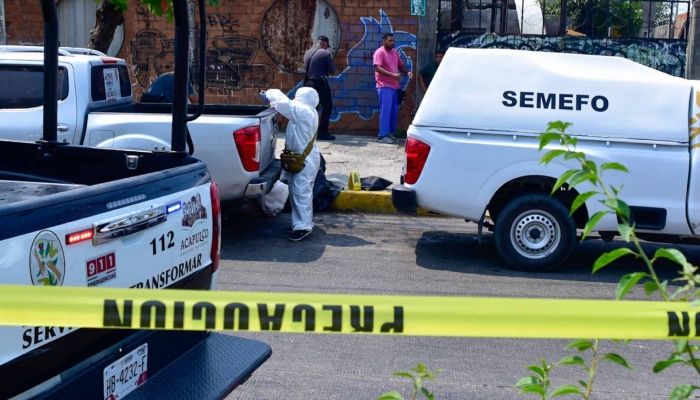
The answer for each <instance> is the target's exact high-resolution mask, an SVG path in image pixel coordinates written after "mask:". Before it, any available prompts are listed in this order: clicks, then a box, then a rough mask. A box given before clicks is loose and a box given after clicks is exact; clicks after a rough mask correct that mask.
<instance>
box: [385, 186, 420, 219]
mask: <svg viewBox="0 0 700 400" xmlns="http://www.w3.org/2000/svg"><path fill="white" fill-rule="evenodd" d="M391 203H392V204H393V205H394V208H396V209H397V210H399V211H401V212H404V213H409V214H416V213H417V212H418V204H417V203H416V192H415V191H413V189H411V188H410V187H407V186H404V185H396V186H394V187H393V188H392V189H391Z"/></svg>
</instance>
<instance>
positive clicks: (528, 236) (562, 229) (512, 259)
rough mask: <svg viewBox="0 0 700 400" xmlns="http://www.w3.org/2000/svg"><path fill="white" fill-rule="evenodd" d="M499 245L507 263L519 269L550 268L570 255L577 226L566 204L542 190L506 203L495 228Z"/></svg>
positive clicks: (556, 265)
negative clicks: (540, 192)
mask: <svg viewBox="0 0 700 400" xmlns="http://www.w3.org/2000/svg"><path fill="white" fill-rule="evenodd" d="M494 236H495V241H496V248H497V249H498V252H499V253H500V254H501V257H503V259H504V260H505V261H506V262H507V263H508V265H509V266H510V267H511V268H513V269H517V270H520V271H533V272H542V271H551V270H553V269H555V268H557V267H559V266H560V265H561V264H562V263H563V262H564V261H566V259H567V258H568V257H569V254H571V250H572V249H573V247H574V241H575V240H576V225H575V224H574V220H573V218H571V217H570V216H569V211H568V210H567V208H566V206H564V204H562V203H561V202H560V201H558V200H556V199H554V198H552V197H550V196H547V195H544V194H539V193H533V194H526V195H523V196H520V197H517V198H515V199H514V200H512V201H510V202H509V203H508V204H506V206H505V207H503V209H502V210H501V212H500V213H499V214H498V219H497V220H496V227H495V230H494Z"/></svg>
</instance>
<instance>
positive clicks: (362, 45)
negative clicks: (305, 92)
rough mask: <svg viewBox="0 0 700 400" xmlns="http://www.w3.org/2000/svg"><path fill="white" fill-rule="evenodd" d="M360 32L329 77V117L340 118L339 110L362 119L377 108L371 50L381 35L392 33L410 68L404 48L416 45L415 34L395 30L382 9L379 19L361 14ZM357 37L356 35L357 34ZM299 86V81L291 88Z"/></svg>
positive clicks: (411, 61) (372, 52) (411, 70)
mask: <svg viewBox="0 0 700 400" xmlns="http://www.w3.org/2000/svg"><path fill="white" fill-rule="evenodd" d="M360 23H361V24H362V31H363V32H362V36H361V38H360V39H359V42H358V43H357V44H356V45H355V46H353V47H352V48H351V49H350V50H349V51H348V55H347V67H346V68H345V69H344V70H343V71H342V72H340V73H339V74H338V75H335V76H330V77H328V84H329V86H330V88H331V91H332V93H333V113H332V114H331V121H333V122H336V121H338V120H340V116H341V115H342V114H357V115H358V116H359V117H360V118H362V119H363V120H369V119H371V118H372V116H373V115H374V113H376V112H379V98H378V95H377V89H376V85H375V81H374V63H373V55H374V51H375V50H377V49H378V48H379V47H381V45H382V36H383V35H384V34H385V33H393V34H394V40H395V41H396V45H395V48H396V50H398V52H399V55H400V56H401V60H402V61H403V63H404V65H405V66H406V69H407V70H408V71H409V72H413V60H412V59H411V57H409V56H408V55H406V53H405V51H404V50H406V49H414V50H415V48H416V35H414V34H411V33H409V32H403V31H395V30H394V29H393V27H392V23H391V20H390V19H389V17H388V16H387V15H386V13H385V12H384V10H382V9H380V10H379V20H377V19H375V18H374V17H360ZM358 37H359V35H358ZM408 82H409V81H408V77H406V76H404V77H403V79H402V81H401V88H402V89H404V90H406V87H407V86H408ZM300 86H301V83H300V84H298V85H297V86H296V87H295V88H294V89H293V90H292V91H291V92H290V95H293V94H294V91H295V90H296V89H298V88H299V87H300Z"/></svg>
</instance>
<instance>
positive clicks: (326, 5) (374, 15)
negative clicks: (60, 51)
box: [5, 0, 418, 134]
mask: <svg viewBox="0 0 700 400" xmlns="http://www.w3.org/2000/svg"><path fill="white" fill-rule="evenodd" d="M5 1H6V10H5V11H6V14H7V33H8V44H30V43H31V44H41V42H42V40H43V39H42V29H43V26H42V19H41V9H40V6H39V5H38V4H34V2H33V1H32V0H5ZM207 13H208V15H207V48H206V49H205V51H206V55H207V56H206V65H205V68H206V71H207V74H206V75H207V91H206V102H207V103H210V104H260V101H259V100H258V98H256V96H255V95H256V94H257V93H259V91H260V90H261V89H267V88H277V89H281V90H283V91H284V92H286V93H290V94H293V93H294V90H295V89H296V88H297V87H298V86H299V82H300V81H301V80H302V79H303V72H302V71H303V61H302V57H303V54H304V52H305V50H306V49H307V48H309V47H311V46H312V44H313V42H314V40H313V38H314V37H317V36H318V35H320V34H323V35H326V36H328V37H329V38H331V49H330V50H332V53H333V54H334V62H335V64H336V67H337V70H336V76H334V77H332V78H331V79H330V85H331V88H332V90H333V101H334V105H335V107H334V110H333V115H332V117H331V121H332V122H331V126H330V129H331V130H332V131H334V132H341V133H342V132H348V131H352V132H364V133H375V134H376V131H377V125H378V99H377V93H376V90H375V87H374V74H373V66H372V54H373V52H374V50H376V49H377V48H378V47H379V46H380V45H381V36H382V35H383V34H384V33H387V32H393V33H394V35H395V38H396V48H397V49H398V50H399V52H400V54H401V57H402V59H403V61H404V63H405V64H406V66H407V68H408V70H409V71H413V72H414V74H415V73H416V71H414V60H415V50H416V34H417V31H418V20H417V17H412V16H410V0H275V1H270V0H221V5H220V6H218V7H207ZM125 19H126V22H125V24H124V30H125V34H124V45H123V46H122V48H121V50H120V52H119V54H118V57H120V58H124V59H125V60H127V62H128V63H129V64H130V66H131V70H132V82H133V86H134V93H135V94H136V95H137V97H138V95H139V94H140V93H141V92H142V90H143V89H145V88H147V87H148V85H149V84H150V82H152V81H153V80H154V79H155V78H156V77H157V76H158V75H159V74H161V73H164V72H168V71H170V70H171V69H172V66H173V61H174V59H173V57H174V56H173V51H174V43H173V38H174V26H173V24H168V23H167V22H166V21H165V19H164V18H158V17H154V16H153V15H152V14H150V13H149V12H148V11H147V10H146V9H145V8H144V7H143V6H142V5H141V4H140V2H139V1H131V2H130V3H129V9H128V11H127V12H125ZM194 19H195V21H198V17H197V16H195V18H194ZM197 26H198V23H197ZM195 42H196V41H195ZM198 50H199V49H196V51H198ZM198 68H199V66H198V65H195V71H196V70H197V69H198ZM415 84H416V81H415V79H414V80H413V81H412V82H408V81H407V80H404V82H402V85H403V87H404V88H405V90H406V91H407V92H408V95H407V100H406V104H405V105H404V107H403V109H402V111H401V115H400V123H399V125H400V126H399V127H400V128H403V129H406V128H407V126H408V122H409V121H408V115H409V114H410V112H411V111H412V110H413V108H414V104H413V101H412V97H413V96H412V94H413V91H414V88H415Z"/></svg>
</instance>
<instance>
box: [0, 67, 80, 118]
mask: <svg viewBox="0 0 700 400" xmlns="http://www.w3.org/2000/svg"><path fill="white" fill-rule="evenodd" d="M43 85H44V67H43V66H38V65H3V66H0V109H17V108H35V107H41V106H42V104H43V101H44V86H43ZM68 89H69V85H68V74H67V73H66V69H65V68H59V69H58V99H59V100H65V99H66V98H67V97H68Z"/></svg>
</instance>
